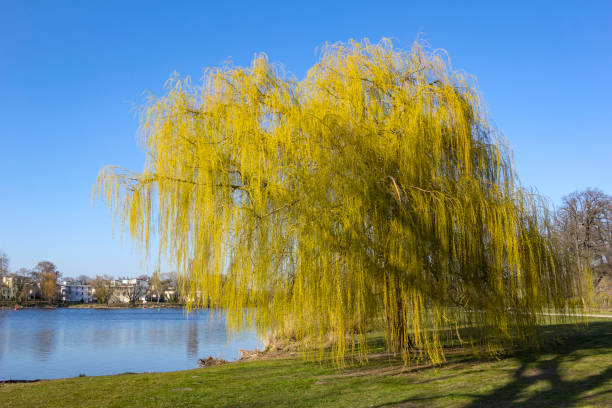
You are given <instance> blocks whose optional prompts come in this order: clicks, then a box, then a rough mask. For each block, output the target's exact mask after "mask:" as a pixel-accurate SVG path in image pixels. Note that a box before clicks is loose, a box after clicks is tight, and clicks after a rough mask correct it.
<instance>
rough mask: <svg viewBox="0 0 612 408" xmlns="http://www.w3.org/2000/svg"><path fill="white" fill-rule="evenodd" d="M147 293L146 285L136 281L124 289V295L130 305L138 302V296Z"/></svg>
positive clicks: (140, 296)
mask: <svg viewBox="0 0 612 408" xmlns="http://www.w3.org/2000/svg"><path fill="white" fill-rule="evenodd" d="M146 293H147V287H146V286H143V285H140V284H138V283H136V284H135V285H130V286H128V287H127V289H126V296H127V298H128V300H129V301H130V304H131V305H135V304H136V303H138V301H139V300H140V298H142V297H143V296H144V295H146Z"/></svg>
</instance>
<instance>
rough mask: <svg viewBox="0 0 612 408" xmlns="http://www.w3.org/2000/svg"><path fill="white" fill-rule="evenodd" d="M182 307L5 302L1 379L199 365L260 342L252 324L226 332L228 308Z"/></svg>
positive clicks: (0, 319) (0, 331) (0, 347)
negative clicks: (222, 312) (8, 305)
mask: <svg viewBox="0 0 612 408" xmlns="http://www.w3.org/2000/svg"><path fill="white" fill-rule="evenodd" d="M211 316H212V313H211V312H209V311H198V312H193V313H190V314H189V316H187V315H186V314H185V313H184V312H183V310H181V309H161V310H159V311H158V310H157V309H110V310H101V309H51V310H45V309H20V310H17V311H13V310H8V311H7V310H0V380H9V379H20V380H21V379H23V380H26V379H27V380H31V379H38V378H40V379H44V378H63V377H75V376H78V375H80V374H85V375H87V376H92V375H106V374H119V373H124V372H159V371H175V370H184V369H189V368H195V367H197V365H198V358H204V357H207V356H209V355H210V356H213V357H220V358H223V359H226V360H235V359H237V358H238V357H239V356H240V352H239V350H238V349H240V348H242V349H246V350H252V349H255V348H258V347H261V343H260V342H259V340H258V339H257V336H256V335H255V332H254V331H253V330H246V331H244V332H242V333H241V334H240V335H239V336H230V337H228V335H227V332H226V326H225V321H224V318H223V317H222V316H219V315H218V314H216V315H215V316H212V318H211Z"/></svg>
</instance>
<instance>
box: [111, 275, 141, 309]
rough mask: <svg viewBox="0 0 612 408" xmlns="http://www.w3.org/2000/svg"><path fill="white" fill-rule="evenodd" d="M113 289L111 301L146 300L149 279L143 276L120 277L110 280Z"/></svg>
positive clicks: (131, 301) (139, 301)
mask: <svg viewBox="0 0 612 408" xmlns="http://www.w3.org/2000/svg"><path fill="white" fill-rule="evenodd" d="M110 287H111V289H112V291H113V294H112V296H111V299H110V302H111V303H144V302H146V296H147V290H148V288H149V281H148V280H147V279H142V278H119V279H115V280H112V281H111V282H110Z"/></svg>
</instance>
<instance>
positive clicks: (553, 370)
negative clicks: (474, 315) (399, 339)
mask: <svg viewBox="0 0 612 408" xmlns="http://www.w3.org/2000/svg"><path fill="white" fill-rule="evenodd" d="M547 331H548V332H549V333H548V336H546V338H549V336H550V335H552V336H559V335H562V336H563V341H562V342H558V341H557V342H555V343H554V344H551V343H549V344H546V345H544V346H542V347H541V348H540V349H539V350H538V351H537V352H522V353H515V354H513V355H509V356H508V357H507V358H510V359H516V360H518V361H519V363H520V365H519V368H518V369H516V370H515V371H514V373H513V378H512V380H511V381H510V382H509V383H507V384H505V385H503V386H501V387H499V388H497V389H495V390H494V391H492V392H491V393H488V394H486V395H478V394H473V393H462V392H460V391H459V392H456V393H453V394H450V395H447V396H442V395H440V396H432V397H430V398H418V397H417V398H407V399H403V400H400V401H395V402H391V403H386V404H382V405H379V406H378V407H412V406H421V405H420V404H423V403H425V404H426V405H427V403H426V401H425V400H427V399H429V400H435V399H443V398H445V397H471V398H473V400H472V402H470V403H468V404H467V405H465V407H464V408H476V407H518V408H521V407H522V408H526V407H571V406H578V405H580V404H584V403H585V402H586V401H585V398H586V395H585V394H586V393H587V392H589V391H591V390H595V389H597V388H598V387H600V386H602V385H604V384H606V383H607V382H610V387H609V388H608V389H606V390H603V391H602V390H599V391H597V392H596V393H591V394H590V395H589V397H600V396H602V395H607V396H609V397H610V401H609V402H608V401H605V402H604V403H610V404H612V353H610V352H609V351H605V349H612V321H609V322H593V323H591V324H589V326H588V327H587V328H586V329H585V330H579V331H576V330H575V328H574V327H573V326H572V325H556V326H551V327H550V330H547ZM600 353H604V354H607V355H606V358H608V360H607V361H606V362H607V367H606V368H605V369H604V370H603V371H600V370H597V367H593V369H594V371H596V372H595V373H594V374H592V375H588V376H586V377H584V378H580V379H576V380H571V379H564V377H567V376H568V375H571V374H572V367H573V364H574V363H578V362H579V361H580V360H582V359H583V358H584V357H589V356H597V355H598V354H600ZM600 363H601V360H600ZM562 364H563V365H566V367H565V368H563V369H562V367H561V366H562ZM604 364H605V363H604ZM567 366H569V368H568V367H567ZM541 382H543V383H541ZM542 385H545V386H544V387H542ZM531 387H539V388H538V389H530V388H531ZM417 404H419V405H417Z"/></svg>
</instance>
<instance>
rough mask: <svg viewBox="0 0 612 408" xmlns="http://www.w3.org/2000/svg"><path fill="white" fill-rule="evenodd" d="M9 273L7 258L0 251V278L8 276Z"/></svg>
mask: <svg viewBox="0 0 612 408" xmlns="http://www.w3.org/2000/svg"><path fill="white" fill-rule="evenodd" d="M8 273H9V258H8V256H7V255H6V254H5V253H4V252H2V251H0V276H5V275H8Z"/></svg>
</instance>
